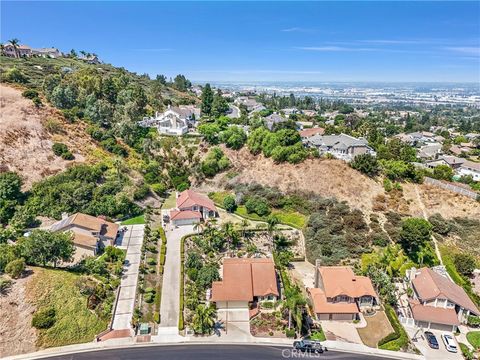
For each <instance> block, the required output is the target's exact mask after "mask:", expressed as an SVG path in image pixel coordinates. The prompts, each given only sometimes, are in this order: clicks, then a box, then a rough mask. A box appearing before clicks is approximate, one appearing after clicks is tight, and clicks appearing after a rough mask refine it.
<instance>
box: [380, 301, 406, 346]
mask: <svg viewBox="0 0 480 360" xmlns="http://www.w3.org/2000/svg"><path fill="white" fill-rule="evenodd" d="M385 314H386V315H387V318H388V320H389V321H390V324H391V325H392V327H393V331H394V332H393V333H391V334H388V335H387V336H385V337H384V338H383V339H381V340H380V341H379V342H378V347H379V348H380V349H383V350H392V351H399V350H401V349H404V348H406V347H407V345H408V335H407V333H406V332H405V330H404V329H403V327H402V324H400V321H399V320H398V317H397V314H395V310H394V309H393V307H391V306H390V305H385Z"/></svg>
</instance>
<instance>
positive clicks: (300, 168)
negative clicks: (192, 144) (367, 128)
mask: <svg viewBox="0 0 480 360" xmlns="http://www.w3.org/2000/svg"><path fill="white" fill-rule="evenodd" d="M223 150H224V152H225V154H227V156H228V157H229V159H230V161H231V162H232V165H233V167H234V171H237V172H238V173H239V175H238V177H237V178H236V181H239V182H245V183H252V182H257V183H260V184H262V185H268V186H276V187H278V188H279V189H280V190H281V191H285V192H288V191H297V190H301V191H313V192H314V193H316V194H319V195H321V196H324V197H336V198H337V199H339V200H344V201H346V202H347V203H348V204H349V205H350V206H352V207H354V208H359V209H362V210H364V211H367V212H370V211H372V204H373V202H374V199H375V197H376V196H378V195H382V194H384V190H383V186H381V185H380V184H378V183H377V182H375V181H374V180H372V179H370V178H368V177H366V176H363V175H362V174H360V173H359V172H358V171H356V170H353V169H352V168H351V167H350V166H348V165H347V164H346V163H345V162H343V161H340V160H325V159H308V160H306V161H304V162H303V163H301V164H296V165H293V164H288V163H282V164H275V163H274V162H273V160H272V159H268V158H265V157H264V156H262V155H259V156H254V155H252V154H250V152H249V151H248V149H246V148H243V149H242V150H240V151H233V150H230V149H226V148H223Z"/></svg>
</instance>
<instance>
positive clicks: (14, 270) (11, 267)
mask: <svg viewBox="0 0 480 360" xmlns="http://www.w3.org/2000/svg"><path fill="white" fill-rule="evenodd" d="M24 271H25V259H23V258H21V259H15V260H12V261H10V262H9V263H8V264H7V266H5V272H6V273H7V274H8V275H10V276H11V277H12V278H14V279H17V278H19V277H20V276H21V275H22V273H23V272H24Z"/></svg>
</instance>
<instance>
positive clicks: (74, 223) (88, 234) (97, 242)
mask: <svg viewBox="0 0 480 360" xmlns="http://www.w3.org/2000/svg"><path fill="white" fill-rule="evenodd" d="M118 227H119V226H118V224H115V223H112V222H109V221H106V220H104V219H101V218H98V217H95V216H90V215H86V214H82V213H76V214H73V215H70V216H66V215H65V216H63V217H62V220H60V221H59V222H56V223H55V224H53V225H52V226H51V227H50V230H51V231H54V232H58V231H59V232H67V231H71V232H72V233H73V235H74V238H73V244H74V245H75V247H76V248H80V249H82V250H83V251H82V252H83V253H85V254H87V255H96V254H97V253H98V251H99V250H100V249H101V248H104V247H106V246H109V245H114V244H115V239H116V238H117V234H118Z"/></svg>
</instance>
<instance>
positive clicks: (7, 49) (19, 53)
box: [3, 44, 32, 57]
mask: <svg viewBox="0 0 480 360" xmlns="http://www.w3.org/2000/svg"><path fill="white" fill-rule="evenodd" d="M3 54H4V55H5V56H9V57H30V56H32V48H31V47H30V46H28V45H23V44H22V45H17V47H16V49H15V47H14V46H13V45H12V44H5V45H4V47H3Z"/></svg>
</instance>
